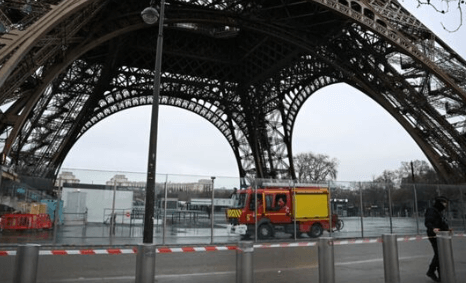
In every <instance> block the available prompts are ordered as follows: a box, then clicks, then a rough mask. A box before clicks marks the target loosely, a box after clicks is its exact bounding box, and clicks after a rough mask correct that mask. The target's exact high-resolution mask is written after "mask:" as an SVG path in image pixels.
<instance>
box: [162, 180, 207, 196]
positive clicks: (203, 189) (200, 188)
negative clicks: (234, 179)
mask: <svg viewBox="0 0 466 283" xmlns="http://www.w3.org/2000/svg"><path fill="white" fill-rule="evenodd" d="M167 191H168V192H169V193H177V192H190V193H193V192H199V193H208V192H211V191H212V181H211V180H208V179H201V180H198V181H197V182H196V183H194V182H192V183H167Z"/></svg>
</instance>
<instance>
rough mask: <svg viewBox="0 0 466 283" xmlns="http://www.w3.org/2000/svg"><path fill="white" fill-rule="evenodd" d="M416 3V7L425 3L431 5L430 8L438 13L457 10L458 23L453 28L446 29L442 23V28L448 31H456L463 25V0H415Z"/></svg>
mask: <svg viewBox="0 0 466 283" xmlns="http://www.w3.org/2000/svg"><path fill="white" fill-rule="evenodd" d="M417 3H418V7H420V6H423V5H427V6H430V7H432V9H434V10H435V11H436V12H437V13H440V14H446V13H450V12H452V11H453V10H457V12H458V14H459V16H458V18H459V23H458V26H457V27H456V29H455V30H449V29H447V28H446V27H445V26H444V25H443V23H442V27H443V29H445V30H446V31H448V32H456V31H458V30H459V29H460V27H461V26H462V25H463V6H464V5H465V1H464V0H417ZM440 7H441V8H440Z"/></svg>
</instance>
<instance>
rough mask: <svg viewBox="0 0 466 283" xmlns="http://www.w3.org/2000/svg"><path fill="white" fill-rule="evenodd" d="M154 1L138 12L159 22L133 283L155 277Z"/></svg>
mask: <svg viewBox="0 0 466 283" xmlns="http://www.w3.org/2000/svg"><path fill="white" fill-rule="evenodd" d="M153 4H154V0H152V1H151V4H150V7H148V8H146V9H144V10H143V11H142V12H141V16H142V19H143V20H144V22H146V23H147V24H154V23H156V22H157V20H158V21H159V33H158V37H157V49H156V55H155V70H154V95H153V102H152V118H151V125H150V137H149V156H148V162H147V185H146V204H145V214H144V231H143V243H142V244H140V245H139V246H138V251H137V257H136V280H135V282H136V283H153V282H154V275H155V254H156V250H155V244H153V242H154V202H155V174H156V161H157V130H158V119H159V96H160V77H161V66H162V44H163V20H164V11H165V0H161V1H160V15H159V13H158V12H157V10H156V9H155V8H154V7H153V6H154V5H153Z"/></svg>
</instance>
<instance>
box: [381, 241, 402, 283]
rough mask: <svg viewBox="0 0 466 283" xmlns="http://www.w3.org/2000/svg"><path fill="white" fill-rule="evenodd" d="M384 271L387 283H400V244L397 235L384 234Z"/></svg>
mask: <svg viewBox="0 0 466 283" xmlns="http://www.w3.org/2000/svg"><path fill="white" fill-rule="evenodd" d="M382 245H383V267H384V268H383V269H384V274H385V283H400V266H399V262H398V243H397V239H396V235H395V234H383V235H382Z"/></svg>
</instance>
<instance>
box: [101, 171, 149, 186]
mask: <svg viewBox="0 0 466 283" xmlns="http://www.w3.org/2000/svg"><path fill="white" fill-rule="evenodd" d="M115 184H116V185H117V186H119V187H120V186H121V187H130V188H141V189H143V188H145V187H146V182H141V181H139V182H137V181H129V180H128V178H126V176H125V175H123V174H116V175H115V176H113V177H112V178H111V179H110V181H107V182H106V183H105V185H107V186H114V185H115Z"/></svg>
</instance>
